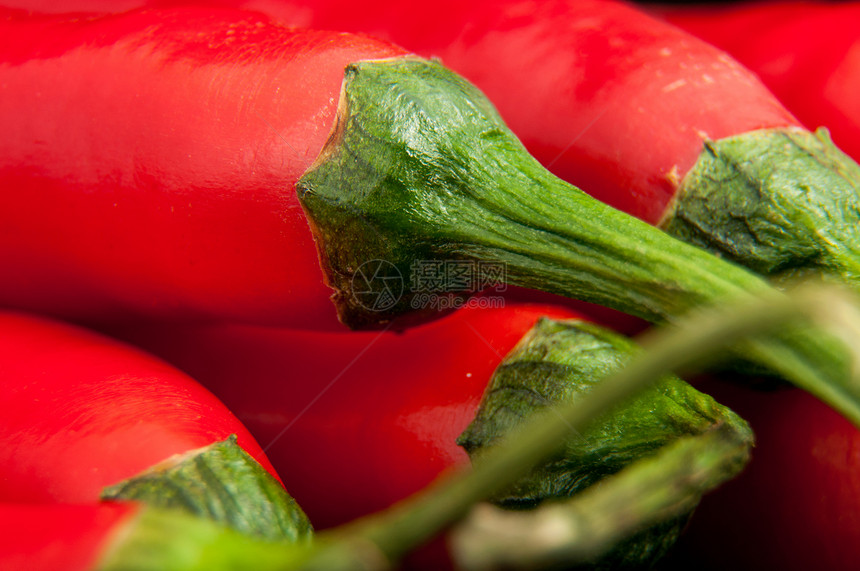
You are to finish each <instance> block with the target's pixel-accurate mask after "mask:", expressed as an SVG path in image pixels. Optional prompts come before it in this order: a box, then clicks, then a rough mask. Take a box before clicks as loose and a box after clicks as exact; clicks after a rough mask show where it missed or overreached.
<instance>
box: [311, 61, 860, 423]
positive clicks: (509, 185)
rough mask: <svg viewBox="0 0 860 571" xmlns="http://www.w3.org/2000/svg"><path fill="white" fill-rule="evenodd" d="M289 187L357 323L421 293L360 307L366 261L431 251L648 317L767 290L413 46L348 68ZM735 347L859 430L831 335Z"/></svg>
mask: <svg viewBox="0 0 860 571" xmlns="http://www.w3.org/2000/svg"><path fill="white" fill-rule="evenodd" d="M298 190H299V196H300V199H301V201H302V204H303V206H304V208H305V210H306V212H307V213H308V218H309V220H310V221H311V226H312V228H313V230H314V233H315V235H316V237H317V243H318V247H319V249H320V256H321V260H322V262H323V269H324V271H325V273H326V278H327V281H328V283H329V284H330V285H331V286H332V287H333V288H334V289H335V294H334V299H335V302H336V304H337V306H338V311H339V315H340V317H341V320H342V321H344V322H345V323H347V324H348V325H352V326H356V327H360V326H368V325H372V324H379V323H385V322H387V321H388V320H390V319H392V318H393V317H395V316H397V315H399V314H403V313H405V312H408V311H414V310H415V306H416V303H415V302H416V298H417V295H418V293H416V292H415V291H413V290H410V288H405V289H406V290H407V291H406V293H405V295H403V296H401V297H400V298H399V299H396V300H394V301H392V302H391V303H390V304H385V305H384V306H383V307H374V308H373V310H367V309H366V304H364V303H362V299H361V297H360V296H359V295H357V293H360V292H357V291H356V288H355V287H354V286H353V282H354V280H355V278H356V275H357V274H356V272H357V271H358V270H359V269H360V268H361V266H362V264H365V263H367V262H371V261H377V262H379V261H383V262H386V263H387V264H389V265H390V266H391V267H393V268H396V273H397V274H399V275H400V276H401V277H402V276H411V275H412V274H411V271H412V269H414V264H416V263H420V262H421V261H426V260H466V261H472V262H481V261H492V262H498V263H502V264H504V265H505V267H506V268H507V281H508V283H510V284H512V285H519V286H524V287H528V288H533V289H541V290H545V291H549V292H553V293H558V294H562V295H565V296H569V297H573V298H577V299H582V300H585V301H589V302H593V303H597V304H600V305H603V306H606V307H611V308H614V309H617V310H620V311H624V312H626V313H630V314H633V315H637V316H639V317H643V318H645V319H648V320H651V321H653V322H658V323H659V322H671V321H673V320H676V319H678V318H679V317H680V316H681V315H683V314H685V313H686V312H687V311H689V310H691V309H693V308H696V307H701V306H708V305H715V304H718V303H723V302H726V301H732V300H734V299H739V298H742V297H744V296H747V295H765V294H768V293H771V292H774V291H775V290H774V289H773V288H772V287H771V286H770V285H769V284H768V283H767V282H766V281H764V280H763V279H762V278H760V277H758V276H756V275H754V274H753V273H751V272H749V271H747V270H745V269H743V268H741V267H740V266H737V265H734V264H732V263H729V262H727V261H725V260H721V259H720V258H718V257H716V256H714V255H712V254H710V253H708V252H706V251H704V250H702V249H700V248H697V247H695V246H691V245H688V244H685V243H683V242H681V241H680V240H677V239H674V238H672V237H670V236H668V235H667V234H665V233H664V232H661V231H660V230H658V229H656V228H654V227H651V226H649V225H647V224H645V223H644V222H641V221H640V220H637V219H635V218H633V217H631V216H628V215H626V214H624V213H622V212H619V211H617V210H614V209H612V208H610V207H608V206H606V205H604V204H602V203H600V202H598V201H596V200H594V199H593V198H591V197H590V196H588V195H587V194H585V193H584V192H582V191H580V190H579V189H577V188H575V187H573V186H571V185H569V184H567V183H565V182H564V181H562V180H560V179H558V178H557V177H555V176H553V175H552V174H551V173H549V172H548V171H547V170H546V169H544V168H543V167H542V166H541V165H540V164H539V163H538V162H537V161H536V160H535V159H534V158H533V157H531V156H530V155H529V154H528V152H527V151H526V150H525V148H524V147H523V146H522V144H521V143H520V142H519V141H518V140H517V139H516V137H515V136H514V135H513V134H512V133H511V132H510V130H509V129H508V128H507V127H506V126H505V125H504V123H503V121H502V120H501V118H500V117H499V116H498V114H497V113H496V111H495V109H494V108H493V107H492V105H491V104H490V103H489V102H488V101H487V100H486V98H485V97H483V95H482V94H481V93H480V92H479V91H478V90H477V88H475V87H474V86H472V85H471V84H469V83H468V82H467V81H465V80H464V79H462V78H461V77H459V76H457V75H456V74H454V73H453V72H451V71H449V70H447V69H445V68H444V67H443V66H441V65H439V64H438V63H435V62H429V61H425V60H421V59H418V58H397V59H391V60H382V61H372V62H361V63H358V64H354V65H351V66H350V67H349V68H348V69H347V72H346V77H345V80H344V84H343V91H342V94H341V105H340V108H339V117H338V121H337V125H336V127H335V130H334V132H333V133H332V136H331V138H330V141H329V144H328V145H327V146H326V148H325V149H324V151H323V153H322V154H321V155H320V158H319V159H318V160H317V162H316V163H315V165H314V166H313V167H312V168H311V169H310V170H309V171H308V172H307V173H306V174H305V175H304V176H303V178H302V179H301V181H300V182H299V184H298ZM388 277H389V278H391V277H392V276H388ZM362 283H363V285H366V283H365V282H362ZM388 293H391V292H390V291H388ZM395 297H396V296H395ZM419 301H420V299H419ZM380 309H383V310H380ZM732 350H733V351H735V353H736V354H737V355H738V356H740V357H741V358H744V359H747V360H751V361H753V362H757V363H759V364H762V365H764V366H766V367H768V368H769V369H771V370H774V371H775V372H777V373H779V374H781V375H784V376H785V378H786V379H788V380H790V381H792V382H793V383H795V384H796V385H798V386H799V387H801V388H803V389H805V390H807V391H809V392H810V393H812V394H814V395H816V396H817V397H819V398H820V399H822V400H823V401H825V402H826V403H828V404H829V405H830V406H832V407H833V408H835V409H836V410H838V411H839V412H840V413H842V414H843V415H844V416H846V417H847V418H848V419H850V420H851V421H852V422H853V423H855V424H856V425H857V426H858V427H860V383H854V382H853V378H852V371H851V364H850V363H849V362H848V361H847V359H846V353H845V350H844V347H842V345H841V344H840V343H839V342H837V341H836V340H835V339H834V338H833V337H831V336H828V335H826V334H825V333H823V332H822V331H816V330H801V329H797V328H793V329H789V330H786V331H780V332H775V333H773V334H771V335H770V336H769V337H768V338H767V339H763V340H757V341H755V342H744V343H739V344H736V345H735V346H733V348H732Z"/></svg>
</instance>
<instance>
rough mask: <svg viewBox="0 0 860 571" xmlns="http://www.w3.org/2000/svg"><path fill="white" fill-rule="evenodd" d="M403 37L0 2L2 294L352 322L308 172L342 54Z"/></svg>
mask: <svg viewBox="0 0 860 571" xmlns="http://www.w3.org/2000/svg"><path fill="white" fill-rule="evenodd" d="M400 53H403V51H402V50H400V49H399V48H396V47H394V46H392V45H390V44H388V43H385V42H382V41H378V40H375V39H371V38H368V37H357V36H352V35H349V34H340V33H334V32H317V31H295V30H290V29H288V28H287V27H286V26H284V25H281V24H278V23H275V22H273V21H271V20H270V19H268V18H267V17H265V16H263V15H262V14H259V13H251V12H240V11H233V10H221V9H217V8H211V7H210V8H199V9H193V8H188V9H175V10H166V11H148V12H136V13H130V14H125V15H118V16H108V17H104V18H75V17H47V16H28V15H26V14H24V13H21V12H16V11H12V10H8V9H4V10H2V11H0V124H2V125H3V136H2V138H0V188H2V189H3V190H2V192H0V267H2V268H3V279H2V280H0V305H3V306H7V307H18V308H24V309H30V310H38V311H39V312H42V313H52V314H55V315H60V316H63V317H66V318H72V319H76V320H81V321H85V322H89V323H93V322H106V321H115V320H122V319H130V318H137V319H152V318H156V319H162V318H170V319H177V318H180V319H209V320H211V319H232V320H238V321H245V322H258V323H277V324H280V325H291V326H296V327H304V328H314V329H343V327H342V326H341V325H340V324H339V323H338V322H337V319H336V315H335V313H334V312H333V311H332V309H331V303H330V302H329V299H328V298H329V296H330V294H331V292H330V290H329V289H328V288H326V287H325V285H324V284H323V282H322V279H321V276H320V270H319V261H318V259H317V254H316V251H315V249H314V246H313V239H312V236H311V233H310V231H309V229H308V224H307V221H306V220H305V218H304V215H303V213H302V211H301V208H300V206H299V205H298V202H297V201H296V197H295V190H294V184H295V181H296V180H297V179H298V177H299V176H300V175H301V174H302V173H303V172H304V171H305V170H306V169H307V168H308V166H309V165H310V164H311V163H312V162H313V160H314V158H315V157H316V156H317V154H318V153H319V150H320V149H321V147H322V145H323V143H324V142H325V139H326V137H327V136H328V133H329V131H330V129H331V124H332V120H333V118H334V115H335V111H336V105H337V94H338V92H339V89H340V84H341V81H342V78H343V68H344V67H345V66H346V65H347V64H348V63H350V62H353V61H357V60H363V59H369V58H370V59H373V58H379V57H388V56H392V55H396V54H400Z"/></svg>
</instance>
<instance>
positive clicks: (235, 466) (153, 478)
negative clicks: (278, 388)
mask: <svg viewBox="0 0 860 571" xmlns="http://www.w3.org/2000/svg"><path fill="white" fill-rule="evenodd" d="M101 499H102V500H111V501H138V502H143V503H145V504H146V505H148V506H151V507H158V508H164V509H174V510H181V511H184V512H186V513H189V514H192V515H197V516H200V517H203V518H206V519H209V520H212V521H214V522H218V523H220V524H223V525H226V526H228V527H230V528H232V529H235V530H237V531H240V532H242V533H245V534H248V535H254V536H257V537H260V538H263V539H269V540H272V541H275V540H279V541H288V542H297V541H307V540H309V539H310V537H311V533H312V530H311V524H310V522H309V521H308V518H307V516H306V515H305V513H304V512H303V511H302V510H301V508H300V507H299V506H298V504H296V501H295V500H294V499H293V498H292V497H291V496H290V495H289V494H288V493H287V492H286V490H284V487H283V485H281V483H280V482H278V481H277V480H276V479H275V477H274V476H272V475H271V474H270V473H268V472H267V471H266V470H265V469H264V468H263V467H262V466H260V464H259V463H258V462H257V461H256V460H254V458H252V457H251V456H250V455H249V454H248V453H247V452H245V451H244V450H243V449H242V448H241V447H240V446H239V444H238V443H237V440H236V435H235V434H234V435H231V436H230V437H228V438H227V439H226V440H222V441H220V442H215V443H213V444H210V445H209V446H205V447H203V448H198V449H196V450H191V451H189V452H187V453H185V454H181V455H176V456H173V457H171V458H167V459H166V460H164V461H163V462H161V463H159V464H157V465H156V466H153V467H152V468H149V469H148V470H145V471H143V472H141V473H140V474H137V475H135V476H133V477H131V478H129V479H127V480H123V481H122V482H119V483H117V484H114V485H112V486H108V487H107V488H105V489H104V490H102V493H101Z"/></svg>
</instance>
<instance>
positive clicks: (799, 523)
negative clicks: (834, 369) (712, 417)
mask: <svg viewBox="0 0 860 571" xmlns="http://www.w3.org/2000/svg"><path fill="white" fill-rule="evenodd" d="M699 386H700V388H702V390H705V391H707V392H708V393H710V394H712V395H713V396H714V397H715V398H716V399H717V400H719V401H720V402H722V403H723V404H726V405H727V406H730V407H731V408H732V409H733V410H735V411H736V412H737V413H738V414H740V415H741V416H743V417H744V418H745V419H747V420H748V421H749V423H750V425H751V426H752V428H753V431H754V432H755V434H756V448H755V450H754V451H753V457H752V461H751V462H750V464H749V466H748V467H747V468H746V470H745V471H744V472H743V473H742V474H741V475H740V476H739V477H738V478H737V479H736V480H734V481H732V482H729V483H727V484H726V485H725V486H724V487H723V488H720V489H719V490H717V491H716V492H714V494H712V495H711V496H706V497H705V498H704V500H703V501H702V504H701V506H700V507H699V509H698V511H697V513H696V516H695V517H694V518H693V519H692V521H691V524H690V527H689V528H688V530H687V535H686V537H685V538H684V540H683V541H682V542H681V545H680V547H682V548H683V551H682V552H681V553H684V556H683V557H681V556H680V555H679V557H678V558H677V559H678V561H677V567H676V568H678V569H688V568H690V567H689V566H690V564H691V562H695V563H692V564H693V565H695V567H696V568H702V569H713V570H718V569H739V570H754V569H755V570H759V569H785V570H787V571H795V570H797V571H800V570H804V569H830V570H833V571H842V570H845V571H847V570H849V569H856V567H857V554H858V547H857V546H858V545H860V478H858V474H860V456H858V454H857V451H858V449H860V432H858V430H857V429H856V428H855V427H853V426H851V425H850V424H849V423H848V422H846V421H845V420H844V419H843V418H842V417H840V416H839V415H838V414H836V413H835V412H833V411H832V410H831V409H829V408H828V407H826V406H824V405H822V404H821V403H820V402H818V401H816V400H815V399H813V398H810V397H809V395H807V394H805V393H803V392H801V391H796V390H791V389H783V390H778V391H773V392H760V391H753V390H750V389H748V388H745V387H740V386H734V385H729V384H726V383H716V382H712V381H708V382H703V383H701V384H700V385H699Z"/></svg>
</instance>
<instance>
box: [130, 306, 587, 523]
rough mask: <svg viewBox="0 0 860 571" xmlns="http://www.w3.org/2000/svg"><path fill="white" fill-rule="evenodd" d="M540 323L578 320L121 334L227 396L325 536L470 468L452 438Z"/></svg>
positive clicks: (512, 318) (544, 309) (536, 312)
mask: <svg viewBox="0 0 860 571" xmlns="http://www.w3.org/2000/svg"><path fill="white" fill-rule="evenodd" d="M541 315H549V316H552V317H556V318H569V317H574V316H575V315H576V314H574V313H573V312H571V311H570V310H567V309H564V308H559V307H554V306H548V305H529V304H515V303H508V304H507V305H506V306H505V307H503V308H497V309H470V308H464V309H461V310H460V311H458V312H455V313H453V314H451V315H449V316H446V317H444V318H441V319H439V320H438V321H435V322H433V323H429V324H425V325H421V326H418V327H415V328H412V329H410V330H408V331H406V332H404V333H402V334H399V333H393V332H390V331H389V332H373V333H368V332H361V333H345V334H332V333H311V332H300V331H294V330H286V329H276V328H263V327H250V326H217V325H214V326H206V327H193V328H181V329H180V328H171V329H170V330H165V329H162V328H139V327H136V328H132V329H130V330H128V331H125V332H122V333H121V334H122V335H123V336H124V337H126V338H129V339H132V340H134V341H135V342H136V343H139V344H141V345H143V346H144V347H146V348H147V349H148V350H150V351H153V352H155V353H156V354H158V355H160V356H162V357H164V358H166V359H168V360H169V361H171V362H172V363H174V364H176V365H178V366H179V367H181V368H182V369H184V370H186V371H188V372H189V373H191V374H192V375H194V376H195V378H198V379H200V381H201V382H202V383H204V384H206V386H207V387H208V388H210V389H211V390H212V391H213V392H214V393H215V394H216V395H218V397H219V398H221V399H222V400H223V401H224V402H225V403H226V404H227V405H228V406H229V407H230V408H231V410H233V411H234V412H235V413H236V415H237V416H238V417H239V419H240V420H241V421H242V422H243V423H244V424H245V425H246V426H247V427H248V428H249V429H250V430H251V432H252V433H253V434H254V436H255V437H256V438H257V440H258V441H259V442H260V443H261V444H262V445H263V447H264V449H265V450H266V454H267V455H268V457H269V458H270V459H271V461H272V463H273V464H274V465H275V467H276V468H277V469H278V471H280V472H281V473H282V474H283V475H284V483H285V485H286V486H287V488H288V489H289V490H290V493H291V494H292V495H293V497H295V498H296V500H297V501H298V503H299V505H301V506H302V509H303V510H305V512H306V513H307V514H308V517H310V519H311V521H312V522H313V523H314V526H315V527H317V528H326V527H331V526H333V525H337V524H341V523H344V522H346V521H349V520H350V519H352V518H355V517H358V516H361V515H366V514H368V513H371V512H373V511H376V510H379V509H382V508H385V507H387V506H389V505H391V504H392V503H394V502H396V501H398V500H400V499H403V498H405V497H406V496H407V495H409V494H411V493H413V492H416V491H418V490H419V489H421V488H422V487H424V486H425V485H427V484H429V483H430V482H431V481H433V480H434V479H435V478H436V477H438V476H439V475H440V474H441V473H443V472H445V471H446V470H449V469H452V468H454V467H462V466H465V465H467V464H468V457H467V455H466V453H465V452H464V451H463V450H462V449H460V448H459V447H458V446H457V445H456V443H455V440H456V438H457V436H458V435H459V434H460V433H461V432H462V431H463V429H465V427H466V426H467V425H468V424H469V422H471V420H472V418H473V417H474V413H475V410H476V407H477V405H478V403H479V401H480V399H481V396H482V394H483V391H484V388H485V386H486V384H487V382H488V380H489V378H490V375H491V374H492V372H493V370H494V369H495V368H496V366H497V365H498V364H499V362H500V360H501V358H502V356H503V355H505V354H507V353H508V352H509V351H510V350H511V349H512V348H513V346H514V345H515V344H516V343H517V342H518V341H519V340H520V338H521V337H522V336H523V335H525V333H526V332H527V331H528V330H529V329H530V328H531V326H532V325H533V324H534V322H535V321H536V320H537V319H538V317H540V316H541Z"/></svg>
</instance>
